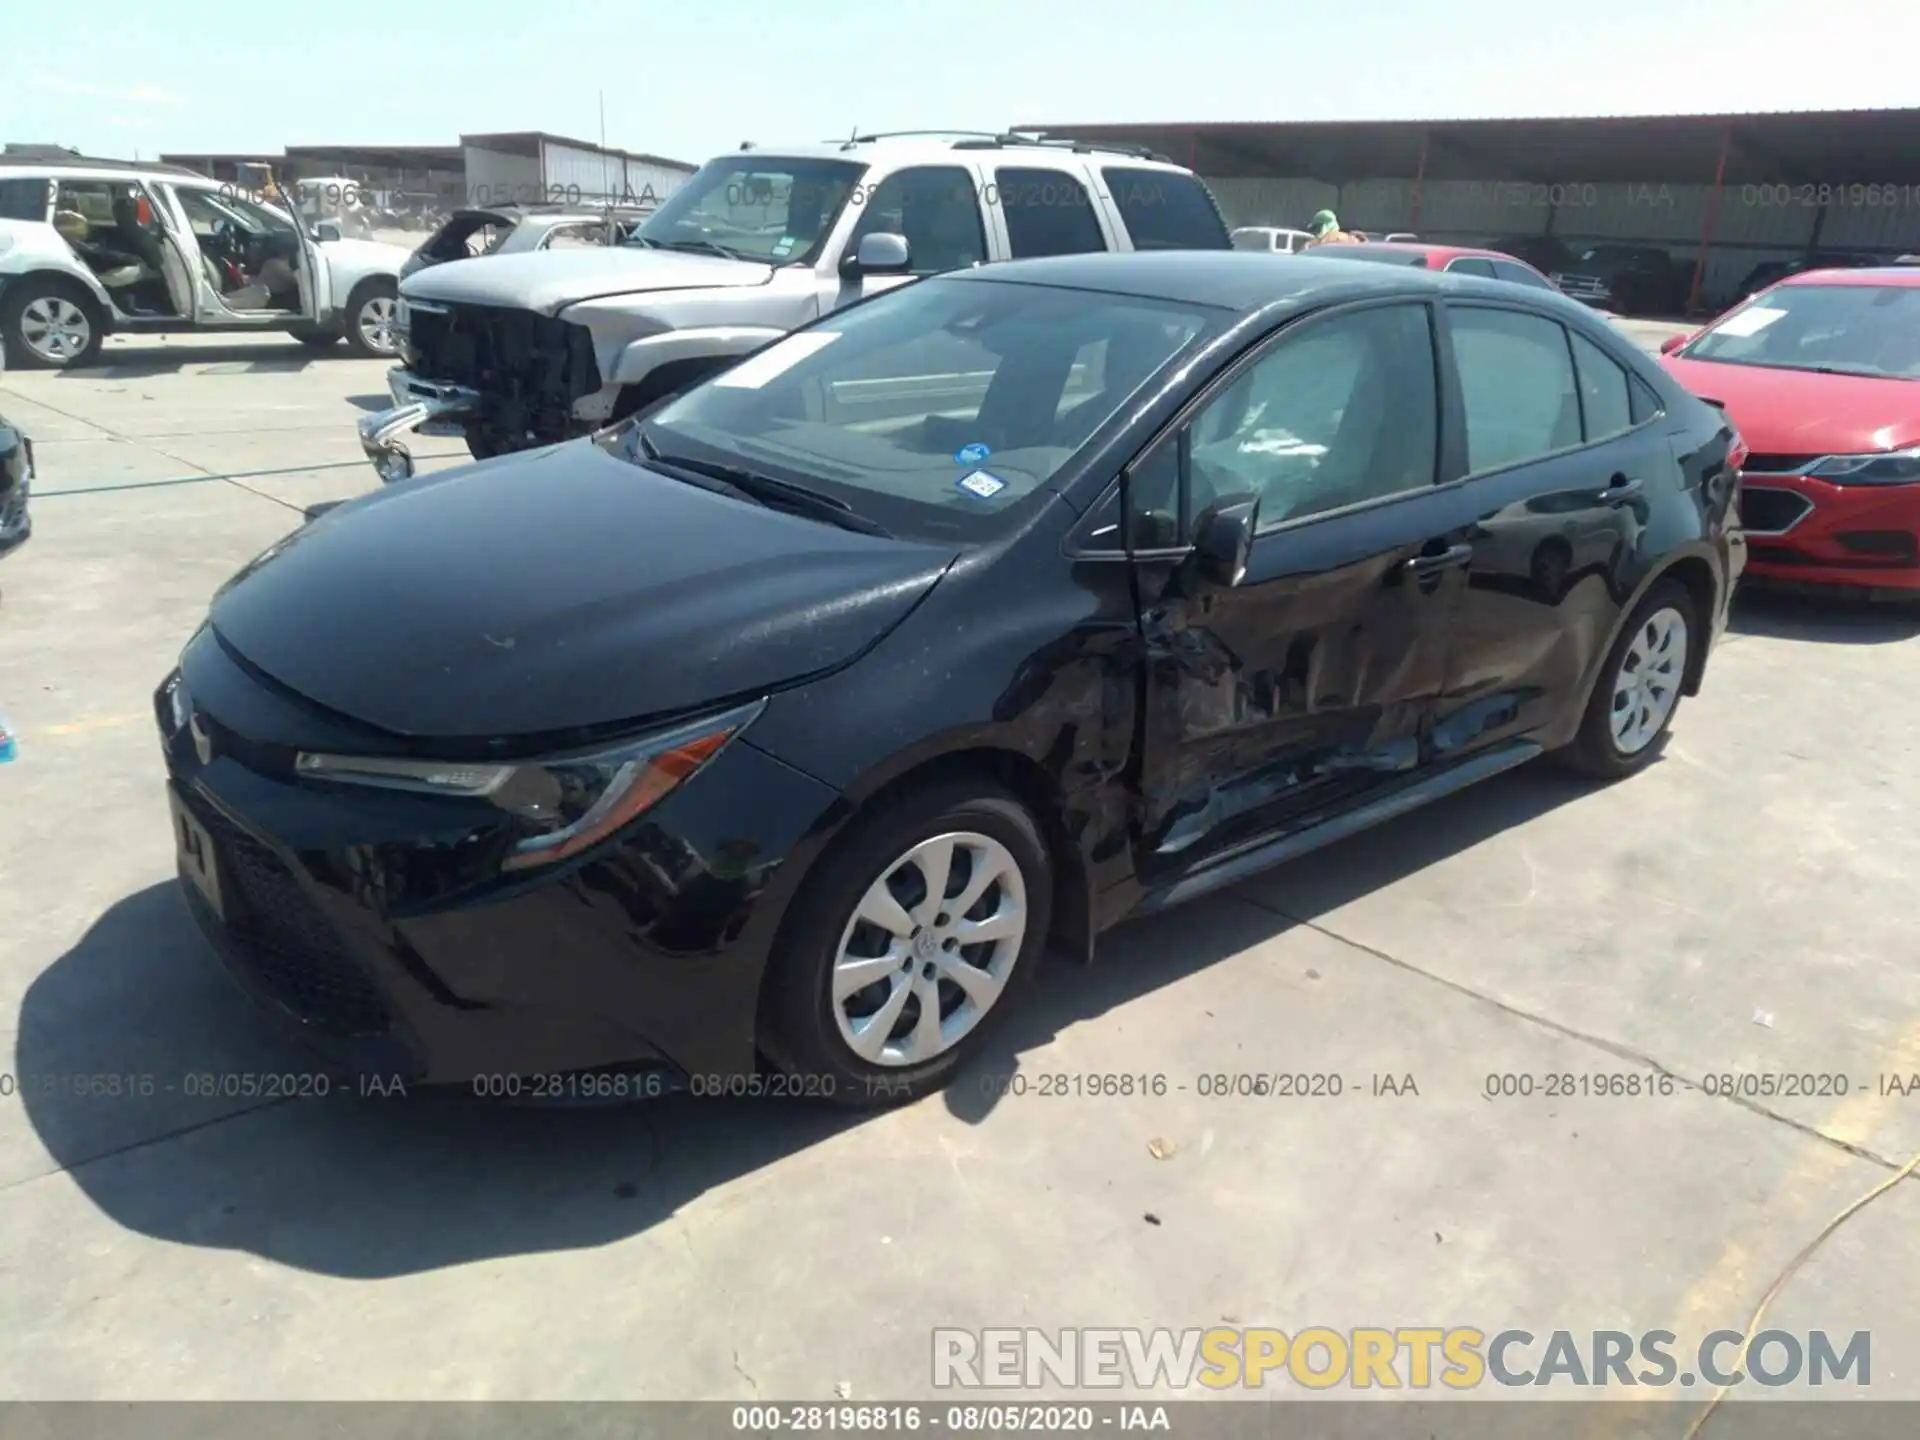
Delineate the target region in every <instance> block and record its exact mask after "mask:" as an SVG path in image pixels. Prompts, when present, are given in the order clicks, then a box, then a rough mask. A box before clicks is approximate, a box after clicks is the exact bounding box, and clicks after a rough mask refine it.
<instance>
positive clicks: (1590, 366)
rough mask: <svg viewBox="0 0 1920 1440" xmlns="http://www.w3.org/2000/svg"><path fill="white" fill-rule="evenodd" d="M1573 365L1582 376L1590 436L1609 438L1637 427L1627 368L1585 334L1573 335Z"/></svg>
mask: <svg viewBox="0 0 1920 1440" xmlns="http://www.w3.org/2000/svg"><path fill="white" fill-rule="evenodd" d="M1571 338H1572V340H1573V368H1574V370H1575V371H1576V372H1577V373H1578V374H1579V377H1580V402H1581V405H1582V406H1583V407H1584V409H1585V411H1586V416H1587V439H1588V440H1605V439H1608V438H1610V437H1611V436H1614V435H1619V434H1621V433H1623V432H1624V431H1628V430H1631V429H1632V428H1633V400H1632V397H1631V393H1630V391H1629V389H1628V385H1627V371H1626V367H1625V366H1623V365H1621V364H1620V362H1619V361H1617V360H1615V359H1614V358H1613V357H1612V356H1610V355H1608V354H1607V353H1606V351H1604V350H1602V349H1601V348H1600V347H1599V346H1598V345H1596V344H1594V343H1593V342H1592V341H1591V340H1589V339H1587V337H1586V336H1584V335H1571Z"/></svg>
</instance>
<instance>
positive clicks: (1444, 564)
mask: <svg viewBox="0 0 1920 1440" xmlns="http://www.w3.org/2000/svg"><path fill="white" fill-rule="evenodd" d="M1471 559H1473V546H1471V545H1455V546H1453V547H1451V548H1450V549H1446V550H1442V551H1441V552H1440V553H1439V554H1438V555H1416V556H1414V557H1413V558H1412V559H1411V560H1409V561H1407V572H1408V573H1409V574H1412V575H1432V574H1434V573H1435V572H1436V571H1440V570H1451V569H1453V568H1454V567H1456V566H1459V565H1465V564H1466V563H1467V562H1468V561H1469V560H1471Z"/></svg>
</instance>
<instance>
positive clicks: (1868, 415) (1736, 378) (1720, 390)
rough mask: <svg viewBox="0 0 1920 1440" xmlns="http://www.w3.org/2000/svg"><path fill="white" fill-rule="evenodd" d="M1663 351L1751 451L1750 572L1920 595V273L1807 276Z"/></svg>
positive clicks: (1746, 475) (1746, 473) (1745, 479)
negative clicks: (1717, 408)
mask: <svg viewBox="0 0 1920 1440" xmlns="http://www.w3.org/2000/svg"><path fill="white" fill-rule="evenodd" d="M1661 352H1662V356H1663V362H1662V363H1664V364H1665V365H1666V367H1667V368H1668V369H1669V370H1671V371H1672V372H1673V375H1674V378H1675V379H1677V380H1679V381H1680V383H1681V384H1683V385H1685V386H1686V387H1687V388H1688V389H1689V390H1691V391H1692V392H1693V393H1694V394H1696V395H1698V396H1699V397H1700V398H1701V399H1703V400H1711V401H1713V402H1714V403H1715V404H1718V405H1720V406H1721V407H1722V408H1723V409H1725V411H1726V412H1727V417H1728V418H1729V419H1730V420H1732V421H1733V424H1734V428H1735V429H1736V430H1738V431H1739V433H1740V435H1741V437H1742V438H1743V439H1744V440H1745V441H1746V443H1747V446H1748V448H1749V449H1750V450H1751V452H1752V453H1751V454H1750V455H1749V456H1748V457H1747V461H1746V464H1745V465H1744V466H1742V468H1741V501H1740V514H1741V517H1742V519H1743V521H1744V523H1745V526H1746V532H1747V537H1748V549H1747V574H1748V575H1749V576H1752V577H1754V578H1759V579H1772V580H1778V581H1789V582H1797V583H1800V584H1808V585H1823V586H1846V587H1849V588H1864V589H1867V590H1884V591H1904V592H1913V591H1920V272H1917V271H1915V270H1912V269H1906V268H1902V269H1894V268H1891V267H1889V268H1886V269H1874V270H1812V271H1808V272H1806V273H1805V274H1801V275H1795V276H1792V277H1791V278H1789V279H1786V280H1782V281H1781V282H1780V283H1779V284H1777V285H1774V286H1772V287H1770V288H1768V289H1766V290H1762V291H1761V292H1760V293H1759V294H1758V295H1755V296H1754V297H1753V298H1752V299H1750V300H1748V301H1746V302H1745V303H1744V304H1742V305H1739V306H1736V307H1735V308H1734V309H1732V310H1729V311H1728V312H1727V313H1726V314H1725V315H1722V316H1721V317H1720V318H1719V319H1718V320H1716V321H1714V322H1713V324H1711V325H1709V326H1708V327H1707V328H1706V329H1705V330H1702V331H1700V332H1699V333H1698V334H1695V335H1690V336H1675V337H1674V338H1672V339H1670V340H1668V341H1667V342H1666V343H1665V344H1664V345H1663V346H1661Z"/></svg>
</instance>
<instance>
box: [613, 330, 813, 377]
mask: <svg viewBox="0 0 1920 1440" xmlns="http://www.w3.org/2000/svg"><path fill="white" fill-rule="evenodd" d="M786 334H787V332H786V331H784V330H777V329H774V328H773V327H771V326H765V325H707V326H700V327H697V328H695V329H690V330H668V331H666V332H665V333H663V334H660V335H648V336H645V337H644V338H642V339H639V340H635V341H634V342H633V343H632V344H630V345H628V346H627V347H626V348H625V349H623V350H622V351H621V352H620V354H619V357H618V358H617V359H616V360H615V361H614V363H613V366H612V367H611V368H612V373H611V374H610V375H608V377H607V379H608V380H609V382H611V383H612V384H615V385H638V384H639V383H640V382H641V381H642V380H644V379H646V378H647V376H648V375H650V374H651V373H652V372H653V371H655V370H658V369H659V368H660V367H661V366H662V365H668V364H671V363H673V362H674V361H676V360H707V359H728V360H737V359H739V358H741V357H742V356H744V355H749V354H751V353H752V352H753V351H755V350H758V349H759V348H760V347H761V346H762V345H770V344H772V343H773V342H774V341H775V340H780V339H783V338H785V336H786Z"/></svg>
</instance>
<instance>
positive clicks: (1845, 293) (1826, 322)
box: [1677, 284, 1920, 380]
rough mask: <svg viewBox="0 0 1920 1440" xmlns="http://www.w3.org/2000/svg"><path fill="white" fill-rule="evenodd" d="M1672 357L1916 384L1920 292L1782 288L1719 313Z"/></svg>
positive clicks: (1870, 288)
mask: <svg viewBox="0 0 1920 1440" xmlns="http://www.w3.org/2000/svg"><path fill="white" fill-rule="evenodd" d="M1677 353H1678V354H1679V355H1680V356H1681V357H1682V358H1684V359H1687V360H1711V361H1714V362H1717V363H1719V364H1723V365H1758V366H1761V367H1763V368H1767V369H1777V370H1816V371H1822V372H1825V373H1829V374H1839V375H1872V376H1881V377H1886V378H1890V379H1898V380H1914V379H1920V289H1916V288H1913V287H1910V286H1902V285H1873V284H1858V285H1855V284H1846V285H1782V286H1780V287H1779V288H1778V289H1774V290H1769V291H1768V292H1767V293H1766V294H1765V295H1762V296H1759V297H1757V298H1756V299H1753V300H1750V301H1748V302H1747V303H1746V304H1745V305H1742V306H1740V307H1739V308H1738V309H1736V310H1733V311H1730V312H1728V313H1727V314H1726V315H1723V316H1722V317H1721V318H1720V319H1718V320H1716V321H1715V322H1714V323H1713V324H1712V325H1710V326H1709V327H1707V329H1706V330H1704V331H1703V332H1701V334H1700V335H1699V336H1698V337H1697V338H1696V339H1695V340H1694V341H1693V343H1692V344H1690V345H1687V346H1684V347H1683V348H1682V349H1680V350H1679V351H1678V352H1677Z"/></svg>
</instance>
